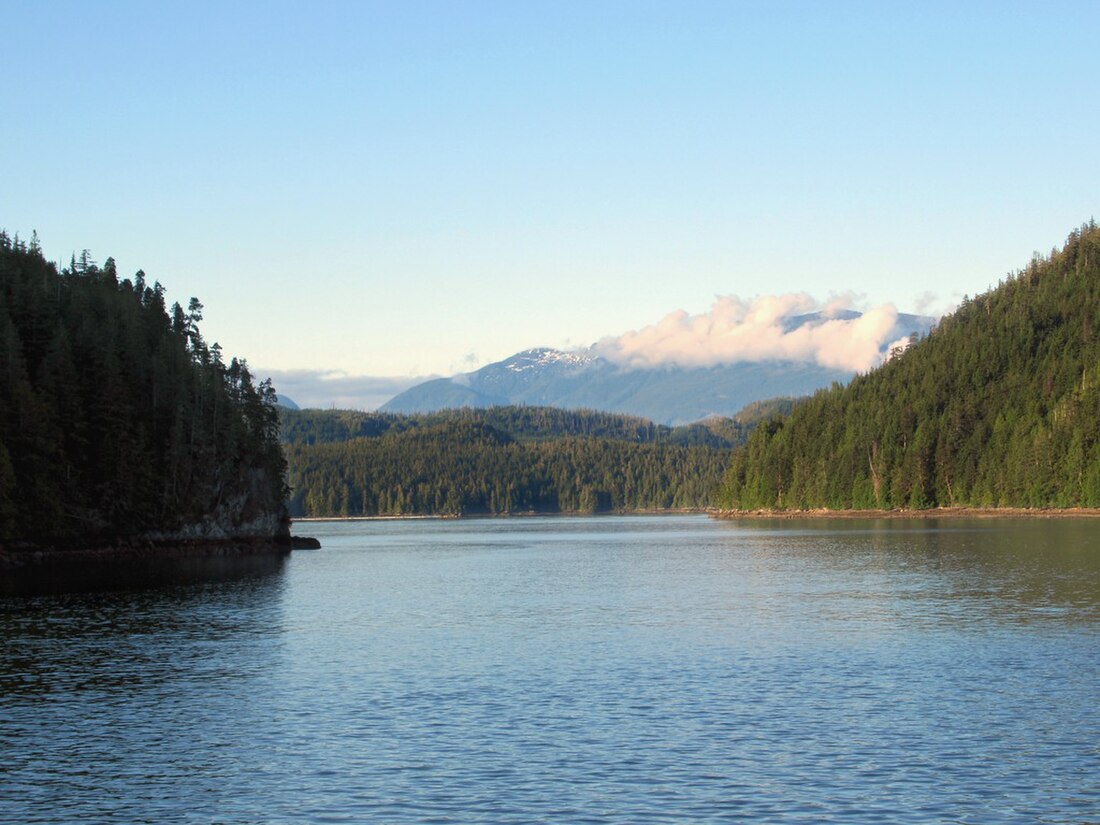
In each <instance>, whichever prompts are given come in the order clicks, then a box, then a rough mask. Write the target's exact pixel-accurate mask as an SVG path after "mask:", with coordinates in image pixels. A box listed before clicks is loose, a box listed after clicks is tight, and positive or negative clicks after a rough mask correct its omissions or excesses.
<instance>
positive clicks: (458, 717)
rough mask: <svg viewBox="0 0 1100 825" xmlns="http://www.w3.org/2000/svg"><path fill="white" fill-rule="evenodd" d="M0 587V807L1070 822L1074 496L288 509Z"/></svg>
mask: <svg viewBox="0 0 1100 825" xmlns="http://www.w3.org/2000/svg"><path fill="white" fill-rule="evenodd" d="M302 532H305V533H308V534H315V535H318V536H320V537H321V539H322V541H323V542H324V545H325V549H323V550H320V551H313V552H303V551H299V552H297V553H295V554H294V555H293V556H292V557H291V558H289V559H287V560H269V561H259V562H237V563H228V562H224V561H222V562H212V563H206V564H199V563H191V564H187V565H175V566H171V567H169V568H167V569H164V570H149V569H146V570H142V571H140V573H139V574H138V575H137V576H136V581H131V582H127V583H123V582H121V581H115V582H113V583H108V582H98V583H96V585H95V589H94V590H93V591H92V592H68V593H54V594H44V593H38V594H37V595H33V594H27V593H26V592H20V591H25V590H26V589H27V588H26V586H20V587H19V588H13V587H12V586H9V587H8V589H7V591H6V595H0V821H3V822H20V823H38V822H80V823H93V822H126V823H136V822H156V823H162V822H196V823H205V822H226V823H229V822H232V823H237V822H280V823H303V822H384V823H405V822H433V823H479V822H485V823H530V822H562V823H634V824H636V823H651V822H690V823H696V822H730V821H738V820H745V821H768V822H844V823H851V822H906V823H911V822H973V823H991V822H1028V823H1031V822H1066V823H1080V822H1100V711H1098V705H1100V521H1091V522H1090V521H997V522H993V521H975V522H957V521H952V522H939V523H936V522H926V523H909V522H880V523H871V522H867V523H863V522H844V523H825V522H814V523H793V522H782V523H779V522H777V523H763V522H752V523H728V522H726V523H723V522H715V521H711V520H708V519H706V518H701V517H648V518H644V517H630V518H598V519H534V518H532V519H513V520H484V521H462V522H451V521H448V522H440V521H410V522H358V523H340V524H335V523H334V524H322V525H308V527H306V528H304V529H303V530H302Z"/></svg>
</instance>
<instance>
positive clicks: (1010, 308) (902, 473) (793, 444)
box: [721, 222, 1100, 509]
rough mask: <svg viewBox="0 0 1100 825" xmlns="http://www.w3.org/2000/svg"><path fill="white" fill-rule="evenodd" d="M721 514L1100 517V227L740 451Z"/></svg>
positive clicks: (1078, 235)
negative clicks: (1034, 512) (1074, 511)
mask: <svg viewBox="0 0 1100 825" xmlns="http://www.w3.org/2000/svg"><path fill="white" fill-rule="evenodd" d="M721 503H722V505H723V506H725V507H730V508H736V509H754V508H793V509H803V508H900V507H910V508H927V507H934V506H959V505H962V506H1017V507H1072V506H1100V230H1098V228H1097V226H1096V224H1095V222H1090V223H1088V224H1087V225H1085V226H1083V227H1082V228H1081V229H1079V230H1075V231H1074V232H1073V233H1071V234H1070V236H1069V238H1068V240H1067V241H1066V243H1065V245H1064V246H1063V248H1062V249H1060V250H1057V249H1056V250H1053V251H1052V252H1051V253H1050V255H1049V256H1048V257H1046V258H1043V257H1040V256H1036V257H1035V258H1034V259H1033V260H1032V261H1031V263H1030V264H1029V265H1028V266H1027V268H1025V269H1023V270H1021V271H1020V272H1017V273H1015V274H1013V275H1011V276H1009V277H1008V278H1007V279H1006V280H1005V281H1004V282H1003V283H1001V284H1000V285H999V286H998V287H996V288H994V289H992V290H990V291H989V292H987V293H985V294H983V295H979V296H977V297H975V298H972V299H966V300H964V301H963V304H962V306H960V307H959V309H958V310H957V311H956V312H955V313H954V314H952V315H949V316H947V317H946V318H944V319H943V320H942V321H941V322H940V324H939V325H938V326H937V327H936V328H935V329H934V330H933V331H932V332H931V333H930V334H929V335H928V336H927V337H925V338H924V339H922V340H920V341H919V342H917V343H916V344H915V345H914V346H911V347H910V348H909V349H908V350H907V351H905V352H904V353H902V354H900V355H898V356H897V357H894V358H892V359H891V360H890V361H888V362H887V363H886V364H884V365H883V366H882V367H880V368H879V369H877V370H874V371H873V372H871V373H869V374H868V375H865V376H861V377H858V378H856V379H855V380H853V381H852V383H851V384H850V385H849V386H847V387H844V388H841V387H834V388H833V389H832V390H826V391H822V392H819V393H818V394H816V395H815V396H813V397H812V398H811V399H809V400H807V401H805V402H803V403H801V404H800V405H799V406H798V407H797V408H796V409H795V410H794V411H793V412H792V413H791V414H790V415H789V416H788V417H786V418H778V419H775V420H773V421H771V422H769V423H767V424H766V425H763V426H761V427H759V428H757V430H756V431H755V432H754V433H753V434H752V436H750V438H749V441H748V443H747V445H746V446H745V447H744V448H743V449H741V450H738V451H737V452H736V453H735V456H734V459H733V463H732V466H731V467H730V469H729V472H728V473H727V475H726V478H725V481H724V483H723V489H722V494H721Z"/></svg>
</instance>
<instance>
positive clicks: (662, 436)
mask: <svg viewBox="0 0 1100 825" xmlns="http://www.w3.org/2000/svg"><path fill="white" fill-rule="evenodd" d="M791 403H792V402H791V401H790V399H779V400H777V401H775V402H772V403H770V404H767V405H753V407H752V408H750V409H748V410H746V411H745V412H744V413H743V414H742V416H739V417H737V418H718V419H711V420H708V421H705V422H701V423H698V424H693V425H688V426H683V427H665V426H660V425H657V424H654V423H653V422H651V421H647V420H645V419H642V418H637V417H634V416H627V415H617V414H613V413H605V412H595V411H591V410H571V411H570V410H561V409H556V408H552V407H522V406H507V407H491V408H488V409H457V410H446V411H441V412H437V413H430V414H425V415H421V416H413V415H398V414H387V413H362V412H354V411H343V410H285V409H284V410H282V411H281V416H282V427H283V438H284V441H285V442H286V450H287V458H288V461H289V465H290V476H289V478H290V486H291V490H292V492H291V498H290V503H289V507H290V512H291V515H293V516H313V517H323V516H379V515H394V516H396V515H503V514H515V513H597V512H631V511H648V510H668V509H703V508H706V507H708V506H710V505H711V504H712V503H713V495H714V493H715V492H716V490H717V487H718V483H719V481H720V480H721V477H722V474H723V472H724V471H725V469H726V467H727V466H728V463H729V453H730V449H731V448H732V447H733V446H735V445H736V444H740V443H742V442H743V441H744V440H745V438H746V437H747V435H748V433H749V431H750V430H751V428H752V426H753V424H754V423H755V421H756V420H757V418H759V417H762V416H766V415H769V414H772V413H774V412H775V411H776V410H785V409H789V408H790V406H791Z"/></svg>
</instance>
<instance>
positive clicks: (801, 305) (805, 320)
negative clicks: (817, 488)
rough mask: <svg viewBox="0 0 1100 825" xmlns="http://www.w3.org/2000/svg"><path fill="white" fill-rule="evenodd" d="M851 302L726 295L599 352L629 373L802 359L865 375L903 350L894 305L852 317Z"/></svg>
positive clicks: (607, 343)
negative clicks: (890, 352) (899, 347)
mask: <svg viewBox="0 0 1100 825" xmlns="http://www.w3.org/2000/svg"><path fill="white" fill-rule="evenodd" d="M852 302H853V299H852V297H851V296H844V297H841V298H836V299H833V300H832V301H829V302H827V303H821V302H819V301H817V300H815V299H814V298H812V297H811V296H809V295H807V294H805V293H789V294H785V295H762V296H757V297H755V298H751V299H748V300H746V299H742V298H739V297H738V296H736V295H724V296H719V297H718V298H716V299H715V301H714V304H713V305H712V306H711V308H710V310H709V311H707V312H704V313H700V314H698V315H690V314H688V313H687V312H684V311H683V310H677V311H676V312H671V313H669V314H668V315H666V316H665V317H664V318H662V319H661V320H660V321H658V322H657V323H656V324H651V325H650V326H646V327H642V328H641V329H638V330H632V331H630V332H627V333H625V334H623V335H620V336H617V337H608V338H604V339H602V340H600V341H599V342H597V343H596V344H595V345H594V346H593V352H594V353H595V354H597V355H600V356H602V357H604V358H606V359H607V360H609V361H612V362H614V363H617V364H619V365H621V366H625V367H630V368H647V367H660V366H667V365H673V364H675V365H678V366H681V367H713V366H717V365H720V364H735V363H742V362H763V361H797V362H802V363H812V364H817V365H819V366H822V367H827V368H830V369H842V370H851V371H853V372H866V371H867V370H869V369H871V368H872V367H875V366H877V365H878V364H879V363H881V361H882V359H883V354H884V353H886V352H887V351H888V350H889V349H890V348H891V347H892V346H896V345H904V343H905V340H906V338H905V335H904V334H901V333H900V331H899V330H898V328H897V327H898V311H897V308H896V307H894V305H893V304H883V305H882V306H878V307H875V308H873V309H870V310H867V311H864V312H863V313H862V314H860V313H857V312H854V311H852V310H850V309H848V307H849V306H850V305H851V303H852Z"/></svg>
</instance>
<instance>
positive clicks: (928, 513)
mask: <svg viewBox="0 0 1100 825" xmlns="http://www.w3.org/2000/svg"><path fill="white" fill-rule="evenodd" d="M710 515H711V516H712V517H713V518H718V519H786V520H791V519H922V520H923V519H935V518H948V519H954V518H990V519H994V518H1027V519H1043V518H1100V507H1047V508H1040V507H933V508H931V509H928V510H829V509H826V508H819V509H815V510H712V511H710Z"/></svg>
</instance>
